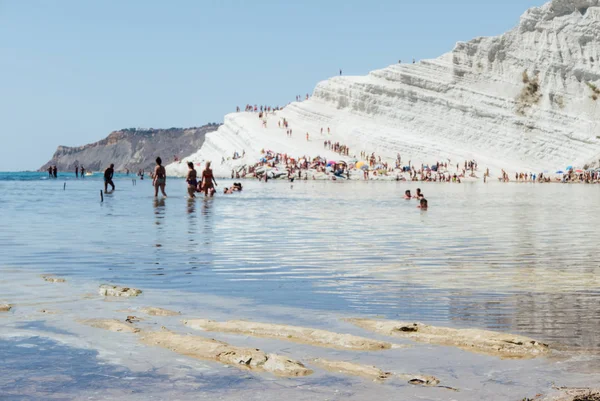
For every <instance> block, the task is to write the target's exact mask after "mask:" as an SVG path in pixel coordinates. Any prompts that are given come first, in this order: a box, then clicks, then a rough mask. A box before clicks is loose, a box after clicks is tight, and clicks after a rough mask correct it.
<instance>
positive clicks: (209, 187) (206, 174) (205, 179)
mask: <svg viewBox="0 0 600 401" xmlns="http://www.w3.org/2000/svg"><path fill="white" fill-rule="evenodd" d="M216 186H217V181H215V177H214V175H213V171H212V169H211V168H210V162H206V168H205V169H204V171H203V172H202V189H203V190H204V196H208V193H209V192H210V196H213V195H214V194H215V192H216V190H215V187H216Z"/></svg>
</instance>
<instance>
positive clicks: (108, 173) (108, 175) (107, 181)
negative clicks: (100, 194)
mask: <svg viewBox="0 0 600 401" xmlns="http://www.w3.org/2000/svg"><path fill="white" fill-rule="evenodd" d="M114 174H115V165H114V164H111V165H110V166H109V167H108V168H107V169H106V170H104V192H108V186H109V185H110V186H111V188H112V189H111V191H114V190H115V184H114V183H113V180H112V179H113V175H114Z"/></svg>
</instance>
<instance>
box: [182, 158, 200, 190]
mask: <svg viewBox="0 0 600 401" xmlns="http://www.w3.org/2000/svg"><path fill="white" fill-rule="evenodd" d="M188 168H189V170H188V173H187V177H186V179H185V180H186V182H187V184H188V187H187V190H188V195H189V196H190V198H195V197H196V195H195V193H196V187H197V186H198V173H197V172H196V169H195V168H194V163H192V162H188Z"/></svg>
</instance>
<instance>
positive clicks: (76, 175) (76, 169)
mask: <svg viewBox="0 0 600 401" xmlns="http://www.w3.org/2000/svg"><path fill="white" fill-rule="evenodd" d="M75 178H79V166H75Z"/></svg>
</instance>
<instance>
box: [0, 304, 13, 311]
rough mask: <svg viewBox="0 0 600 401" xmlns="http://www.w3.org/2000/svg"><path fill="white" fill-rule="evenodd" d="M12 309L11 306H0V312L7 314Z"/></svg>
mask: <svg viewBox="0 0 600 401" xmlns="http://www.w3.org/2000/svg"><path fill="white" fill-rule="evenodd" d="M11 309H12V305H9V304H0V312H9V311H10V310H11Z"/></svg>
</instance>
